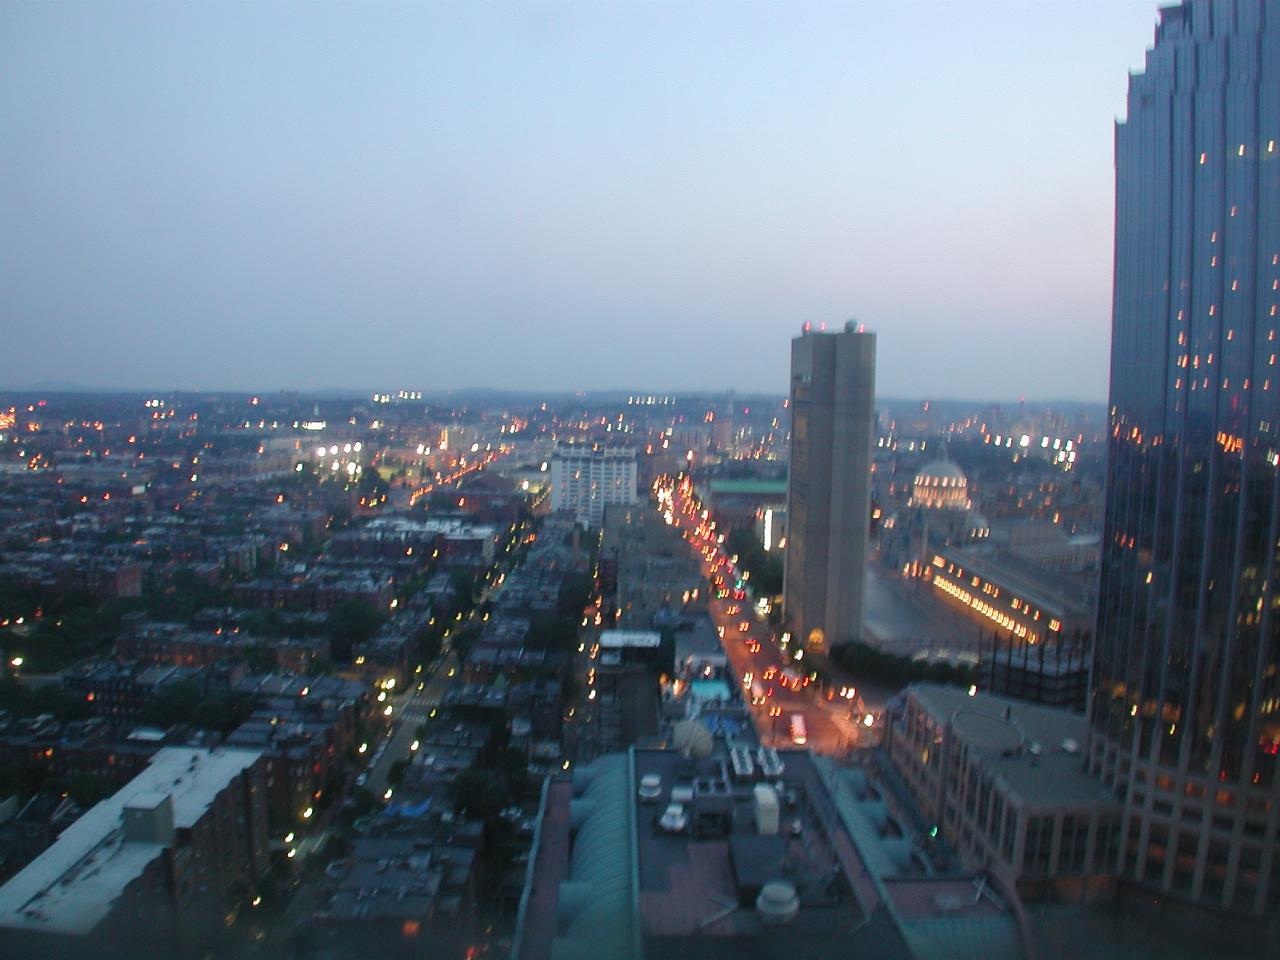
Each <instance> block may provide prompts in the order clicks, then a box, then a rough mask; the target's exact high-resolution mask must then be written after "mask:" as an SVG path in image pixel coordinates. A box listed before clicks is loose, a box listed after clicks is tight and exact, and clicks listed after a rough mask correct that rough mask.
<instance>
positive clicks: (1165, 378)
mask: <svg viewBox="0 0 1280 960" xmlns="http://www.w3.org/2000/svg"><path fill="white" fill-rule="evenodd" d="M1278 290H1280V4H1276V3H1274V2H1270V0H1266V2H1264V0H1215V2H1212V3H1210V2H1208V0H1184V2H1183V3H1182V4H1181V5H1180V6H1176V7H1169V8H1166V9H1164V10H1162V11H1161V12H1160V22H1159V26H1158V28H1157V30H1156V37H1155V44H1154V48H1153V49H1152V50H1150V51H1149V52H1148V54H1147V59H1146V66H1145V70H1144V72H1142V73H1140V74H1137V75H1135V76H1133V77H1131V78H1130V83H1129V106H1128V119H1127V120H1126V121H1124V122H1122V123H1120V124H1118V126H1117V128H1116V244H1115V296H1114V307H1113V309H1114V327H1113V332H1112V347H1111V420H1112V432H1111V440H1110V459H1109V467H1108V469H1109V477H1108V481H1109V482H1108V493H1107V507H1106V522H1105V531H1104V538H1103V556H1102V576H1101V584H1100V598H1099V611H1098V627H1097V633H1096V652H1095V659H1094V667H1093V683H1092V694H1091V704H1090V720H1091V727H1092V731H1093V732H1092V741H1091V745H1090V751H1089V763H1090V766H1091V768H1092V769H1093V770H1094V771H1095V772H1096V773H1098V774H1099V775H1101V776H1102V777H1103V779H1104V780H1105V781H1106V782H1107V783H1108V784H1109V785H1111V786H1113V787H1114V788H1115V790H1116V792H1117V794H1118V795H1120V796H1121V797H1123V798H1124V801H1125V814H1124V820H1123V825H1122V829H1121V835H1120V841H1119V846H1118V849H1117V851H1116V856H1117V867H1118V870H1119V872H1120V875H1121V876H1122V877H1125V878H1127V879H1128V880H1130V881H1136V882H1137V883H1139V884H1140V885H1143V886H1146V887H1148V888H1151V889H1154V890H1157V891H1161V892H1164V893H1167V894H1171V895H1174V896H1176V897H1181V898H1185V899H1188V900H1192V901H1198V902H1200V903H1202V904H1204V905H1207V906H1214V907H1220V908H1226V909H1231V910H1235V911H1240V912H1243V913H1252V914H1261V913H1263V912H1265V911H1267V910H1269V909H1270V910H1274V908H1275V906H1276V905H1277V904H1280V777H1278V776H1277V769H1276V767H1277V754H1278V753H1280V562H1278V561H1280V555H1278V547H1280V367H1277V365H1276V357H1277V355H1280V341H1278V340H1277V330H1280V318H1278V317H1277V311H1278V308H1280V292H1278Z"/></svg>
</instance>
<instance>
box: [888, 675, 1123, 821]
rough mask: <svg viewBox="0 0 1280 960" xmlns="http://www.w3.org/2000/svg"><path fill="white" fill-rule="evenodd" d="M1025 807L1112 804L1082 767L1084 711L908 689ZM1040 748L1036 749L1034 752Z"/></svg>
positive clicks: (923, 687)
mask: <svg viewBox="0 0 1280 960" xmlns="http://www.w3.org/2000/svg"><path fill="white" fill-rule="evenodd" d="M907 694H908V697H909V698H914V699H915V700H916V701H917V702H918V703H919V704H920V706H921V707H923V708H924V709H925V710H927V711H929V713H931V714H932V715H933V716H934V717H935V718H936V719H937V720H938V721H939V722H940V723H941V724H943V725H946V724H948V723H950V724H951V727H952V730H953V731H954V736H956V737H957V738H958V739H960V740H962V741H963V742H965V743H966V744H968V745H969V749H970V753H971V755H972V753H974V752H977V753H978V754H980V755H981V757H982V762H983V764H984V765H985V766H986V767H987V769H989V770H991V771H992V772H993V773H995V774H996V775H997V776H998V777H1000V778H1001V779H1002V780H1003V781H1004V782H1005V783H1006V784H1007V785H1008V788H1009V790H1010V792H1012V793H1014V794H1016V795H1017V796H1019V797H1021V798H1022V800H1023V802H1024V803H1025V804H1026V805H1027V806H1029V807H1061V806H1064V805H1082V806H1083V805H1088V804H1092V803H1099V802H1103V803H1106V802H1115V797H1114V796H1113V795H1112V794H1111V793H1110V791H1108V790H1107V789H1105V788H1104V787H1103V786H1102V783H1101V782H1100V781H1099V780H1098V779H1097V778H1096V777H1094V776H1091V775H1090V774H1089V773H1088V771H1087V770H1086V769H1085V756H1084V753H1083V750H1084V746H1085V743H1086V742H1087V738H1088V735H1089V725H1088V720H1087V719H1086V718H1085V717H1084V715H1083V714H1079V713H1074V712H1072V711H1070V710H1067V709H1065V708H1058V707H1045V706H1041V705H1039V704H1034V703H1027V702H1026V701H1023V700H1012V699H1010V698H1008V697H999V696H995V695H994V694H988V693H978V694H977V695H976V696H972V697H971V696H969V695H968V693H967V691H965V690H963V689H961V688H960V687H944V686H941V685H938V684H916V685H914V686H911V687H909V688H908V689H907ZM1037 749H1038V751H1039V752H1038V753H1037V752H1036V751H1037Z"/></svg>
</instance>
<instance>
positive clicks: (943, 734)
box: [884, 684, 1122, 900]
mask: <svg viewBox="0 0 1280 960" xmlns="http://www.w3.org/2000/svg"><path fill="white" fill-rule="evenodd" d="M1087 736H1088V723H1087V721H1086V719H1085V718H1084V716H1082V715H1080V714H1076V713H1072V712H1070V711H1067V710H1062V709H1055V708H1052V707H1044V706H1040V705H1037V704H1030V703H1024V702H1021V701H1017V700H1012V699H1008V698H1005V697H998V696H991V695H988V694H978V693H976V691H975V692H974V693H972V694H971V693H969V692H967V691H965V690H963V689H961V688H959V687H943V686H939V685H936V684H918V685H915V686H912V687H909V688H908V689H907V691H906V693H905V695H904V698H903V700H902V701H901V702H900V703H898V704H896V705H894V706H892V707H891V709H890V711H889V717H888V722H887V723H886V725H885V732H884V750H885V752H886V753H887V755H888V758H889V760H890V762H891V763H892V765H893V767H894V769H895V770H896V771H897V772H898V774H899V775H900V776H901V777H902V779H903V781H905V783H906V786H907V788H908V789H909V790H910V792H911V794H912V796H913V797H914V799H915V801H916V802H917V803H918V804H919V806H920V808H921V811H922V812H923V814H924V817H925V819H926V820H928V821H929V822H931V823H932V824H934V825H935V826H936V827H937V828H938V830H939V831H940V833H941V835H942V837H943V839H944V840H945V841H947V842H948V843H950V844H952V845H953V846H954V847H955V848H956V850H957V851H958V852H959V854H960V856H961V857H962V859H963V860H964V862H965V864H966V865H967V866H969V867H970V868H985V869H988V870H991V871H993V872H995V873H997V874H998V875H999V876H1001V877H1002V878H1003V879H1004V880H1005V882H1007V883H1008V884H1009V885H1010V886H1012V887H1016V888H1017V890H1018V892H1019V893H1020V894H1021V895H1022V896H1023V897H1025V898H1053V899H1068V900H1082V899H1085V900H1092V899H1105V898H1108V897H1110V896H1112V895H1114V892H1115V889H1116V868H1115V864H1116V854H1117V850H1118V845H1119V842H1120V817H1121V810H1122V808H1121V804H1120V802H1119V801H1118V800H1117V799H1116V797H1115V796H1114V794H1112V793H1111V792H1110V791H1109V790H1107V789H1105V788H1104V787H1103V785H1102V783H1101V781H1099V780H1098V778H1097V777H1095V776H1093V775H1092V774H1090V773H1089V772H1088V770H1087V768H1086V765H1085V762H1084V756H1083V754H1082V748H1083V745H1084V743H1085V742H1086V738H1087Z"/></svg>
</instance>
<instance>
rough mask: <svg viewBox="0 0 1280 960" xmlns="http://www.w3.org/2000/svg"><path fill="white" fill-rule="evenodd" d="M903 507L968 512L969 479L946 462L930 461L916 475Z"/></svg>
mask: <svg viewBox="0 0 1280 960" xmlns="http://www.w3.org/2000/svg"><path fill="white" fill-rule="evenodd" d="M907 505H908V506H911V507H923V508H924V509H926V510H968V509H969V508H970V507H971V506H973V503H972V501H971V500H970V499H969V479H968V478H967V477H966V476H965V475H964V471H963V470H961V469H960V468H959V467H958V466H956V465H955V464H954V463H952V462H951V461H950V460H947V459H945V458H944V459H942V460H934V461H933V462H932V463H929V464H926V465H925V466H924V467H922V468H921V470H920V472H919V473H917V474H916V478H915V481H914V482H913V483H912V486H911V500H910V501H909V502H908V504H907Z"/></svg>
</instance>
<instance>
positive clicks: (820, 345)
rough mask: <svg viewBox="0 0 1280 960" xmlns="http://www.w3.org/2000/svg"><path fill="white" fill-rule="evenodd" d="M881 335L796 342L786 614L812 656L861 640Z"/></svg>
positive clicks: (847, 332) (804, 337)
mask: <svg viewBox="0 0 1280 960" xmlns="http://www.w3.org/2000/svg"><path fill="white" fill-rule="evenodd" d="M875 381H876V337H875V334H873V333H865V332H862V331H861V330H860V329H859V328H858V327H857V326H856V325H855V324H853V323H849V324H846V325H845V329H844V332H843V333H814V332H811V331H810V330H809V329H808V325H806V327H805V331H804V333H802V334H801V335H800V336H798V337H796V338H795V339H794V340H792V341H791V470H790V476H789V479H788V484H787V549H786V570H785V577H784V583H783V614H784V617H785V618H786V622H787V623H788V625H789V628H790V630H791V633H792V635H793V636H794V637H796V639H798V640H799V641H801V642H802V643H803V644H804V645H805V646H807V647H809V648H810V649H813V650H815V651H824V650H826V649H827V648H829V647H831V646H834V645H837V644H841V643H848V642H849V641H851V640H861V639H862V620H863V609H862V605H863V595H864V593H865V591H866V569H867V540H868V536H869V530H870V522H871V520H870V515H871V446H872V441H873V436H874V432H875V394H876V389H875V387H876V383H875Z"/></svg>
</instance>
